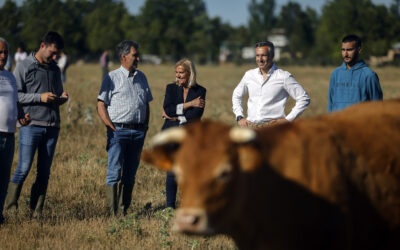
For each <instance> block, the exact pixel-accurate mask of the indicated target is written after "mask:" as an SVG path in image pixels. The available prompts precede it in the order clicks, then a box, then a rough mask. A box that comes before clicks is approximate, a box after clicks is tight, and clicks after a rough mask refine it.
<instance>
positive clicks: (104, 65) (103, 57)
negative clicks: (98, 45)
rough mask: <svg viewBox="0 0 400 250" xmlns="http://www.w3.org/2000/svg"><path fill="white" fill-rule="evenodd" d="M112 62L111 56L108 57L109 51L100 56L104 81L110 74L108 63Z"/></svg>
mask: <svg viewBox="0 0 400 250" xmlns="http://www.w3.org/2000/svg"><path fill="white" fill-rule="evenodd" d="M109 62H110V56H109V55H108V51H107V50H105V51H104V52H103V54H101V56H100V65H101V72H102V74H103V75H102V78H101V79H102V80H103V79H104V77H106V76H107V74H108V63H109Z"/></svg>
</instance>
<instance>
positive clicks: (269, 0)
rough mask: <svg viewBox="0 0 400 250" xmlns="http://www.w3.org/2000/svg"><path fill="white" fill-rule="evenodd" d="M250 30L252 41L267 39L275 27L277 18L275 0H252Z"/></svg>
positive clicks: (250, 5)
mask: <svg viewBox="0 0 400 250" xmlns="http://www.w3.org/2000/svg"><path fill="white" fill-rule="evenodd" d="M248 10H249V15H250V20H249V25H248V27H249V32H250V34H251V40H252V42H256V41H259V40H265V39H267V36H268V35H269V34H270V32H271V30H272V29H273V28H274V27H275V23H276V18H275V16H274V10H275V1H274V0H262V1H261V2H260V3H259V2H258V1H257V0H251V2H250V4H249V7H248Z"/></svg>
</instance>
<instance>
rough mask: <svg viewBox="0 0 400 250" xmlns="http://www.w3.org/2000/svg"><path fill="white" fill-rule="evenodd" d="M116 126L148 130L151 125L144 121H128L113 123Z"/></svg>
mask: <svg viewBox="0 0 400 250" xmlns="http://www.w3.org/2000/svg"><path fill="white" fill-rule="evenodd" d="M113 124H114V126H115V127H121V128H127V129H133V130H147V129H148V128H149V126H148V125H147V124H143V123H132V124H126V123H117V122H114V123H113Z"/></svg>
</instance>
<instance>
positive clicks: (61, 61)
mask: <svg viewBox="0 0 400 250" xmlns="http://www.w3.org/2000/svg"><path fill="white" fill-rule="evenodd" d="M57 66H58V67H59V68H60V71H61V81H62V83H65V82H66V80H67V77H66V72H67V68H68V57H67V55H66V54H65V53H64V51H61V52H60V56H59V58H58V60H57Z"/></svg>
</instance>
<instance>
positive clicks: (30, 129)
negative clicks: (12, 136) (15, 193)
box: [11, 126, 60, 187]
mask: <svg viewBox="0 0 400 250" xmlns="http://www.w3.org/2000/svg"><path fill="white" fill-rule="evenodd" d="M59 132H60V129H59V128H55V127H40V126H24V127H21V129H20V130H19V154H18V166H17V169H16V170H15V173H14V177H13V178H12V180H11V182H13V183H16V184H23V183H24V181H25V179H26V177H27V176H28V174H29V171H30V169H31V166H32V162H33V157H34V156H35V152H36V149H37V150H38V156H37V175H36V181H35V184H37V185H40V186H42V187H47V184H48V181H49V177H50V167H51V163H52V161H53V156H54V152H55V149H56V145H57V139H58V134H59Z"/></svg>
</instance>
